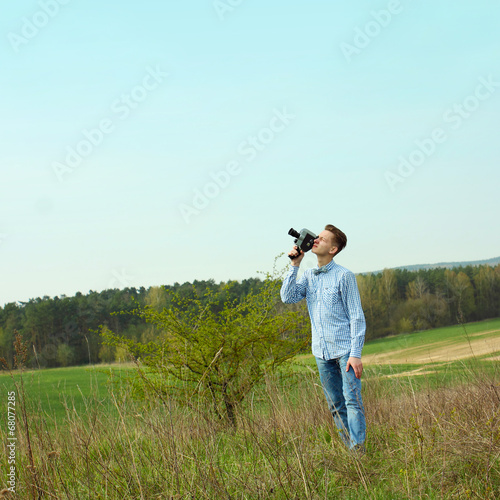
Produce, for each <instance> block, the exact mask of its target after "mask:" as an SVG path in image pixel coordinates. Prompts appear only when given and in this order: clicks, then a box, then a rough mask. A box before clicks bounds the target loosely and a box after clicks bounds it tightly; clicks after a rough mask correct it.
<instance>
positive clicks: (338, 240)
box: [325, 224, 347, 255]
mask: <svg viewBox="0 0 500 500" xmlns="http://www.w3.org/2000/svg"><path fill="white" fill-rule="evenodd" d="M325 231H330V232H331V233H332V234H333V244H334V245H335V246H336V247H337V251H336V252H335V255H338V254H339V253H340V252H341V251H342V250H343V249H344V248H345V246H346V245H347V236H346V235H345V234H344V233H343V232H342V231H341V230H340V229H339V228H338V227H335V226H334V225H333V224H327V225H326V226H325Z"/></svg>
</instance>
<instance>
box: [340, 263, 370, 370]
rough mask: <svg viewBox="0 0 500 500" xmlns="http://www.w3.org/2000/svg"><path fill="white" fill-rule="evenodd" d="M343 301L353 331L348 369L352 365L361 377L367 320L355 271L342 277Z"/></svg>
mask: <svg viewBox="0 0 500 500" xmlns="http://www.w3.org/2000/svg"><path fill="white" fill-rule="evenodd" d="M341 287H342V301H343V303H344V309H345V311H346V314H347V316H348V318H349V326H350V331H351V353H350V357H349V360H348V361H347V370H349V367H350V366H352V368H353V369H354V374H355V375H356V377H357V378H361V373H362V372H363V363H362V362H361V351H362V349H363V345H364V343H365V334H366V321H365V315H364V313H363V308H362V307H361V298H360V296H359V290H358V284H357V282H356V276H354V273H351V272H349V273H348V274H346V275H345V276H344V278H343V279H342V284H341Z"/></svg>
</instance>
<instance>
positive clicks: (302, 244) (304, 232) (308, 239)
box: [288, 227, 318, 259]
mask: <svg viewBox="0 0 500 500" xmlns="http://www.w3.org/2000/svg"><path fill="white" fill-rule="evenodd" d="M288 234H289V235H290V236H293V237H294V238H295V240H294V243H295V245H296V246H297V247H298V248H299V249H300V250H302V251H303V252H308V251H309V250H311V248H312V246H313V244H314V240H315V239H316V238H317V237H318V236H317V235H315V234H314V233H313V232H312V231H309V229H305V228H304V229H301V230H300V233H299V232H298V231H295V229H293V227H292V228H291V229H290V231H288ZM289 257H290V256H289ZM294 258H295V257H290V259H294Z"/></svg>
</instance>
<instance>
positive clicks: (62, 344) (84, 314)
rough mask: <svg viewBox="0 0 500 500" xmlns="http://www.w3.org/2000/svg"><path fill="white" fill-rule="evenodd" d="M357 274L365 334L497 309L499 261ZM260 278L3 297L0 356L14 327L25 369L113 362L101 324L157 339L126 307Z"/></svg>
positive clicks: (241, 286)
mask: <svg viewBox="0 0 500 500" xmlns="http://www.w3.org/2000/svg"><path fill="white" fill-rule="evenodd" d="M357 280H358V286H359V290H360V294H361V300H362V304H363V309H364V312H365V316H366V321H367V336H366V338H367V340H371V339H375V338H380V337H384V336H387V335H392V334H397V333H410V332H414V331H421V330H427V329H430V328H435V327H440V326H446V325H452V324H457V323H461V322H470V321H477V320H482V319H486V318H494V317H499V316H500V265H497V266H496V267H491V266H488V265H481V266H466V267H456V268H453V269H443V268H434V269H428V270H418V271H409V270H405V269H385V270H383V271H382V272H380V273H368V274H359V275H357ZM263 284H264V281H263V280H261V279H258V278H250V279H246V280H243V281H241V282H231V286H230V287H227V283H215V281H214V280H208V281H197V280H195V281H194V282H193V283H183V284H179V283H175V284H174V285H165V286H162V287H157V286H153V287H150V288H148V289H146V288H144V287H141V288H139V289H137V288H125V289H122V290H119V289H110V290H104V291H101V292H96V291H92V290H91V291H89V292H88V293H87V294H85V295H84V294H82V293H80V292H78V293H76V294H75V296H73V297H66V296H61V297H53V298H51V297H46V296H45V297H42V298H34V299H31V300H30V301H29V302H17V303H9V304H6V305H5V306H4V307H3V308H0V358H4V359H5V360H6V361H7V363H8V364H9V365H11V364H12V362H13V357H14V347H13V343H14V338H15V333H16V332H19V334H20V335H21V337H22V339H23V341H24V342H27V343H28V345H29V346H30V350H29V353H28V362H27V365H28V366H30V367H32V368H45V367H59V366H71V365H83V364H96V363H101V362H103V363H109V362H113V361H120V360H123V359H125V358H126V355H127V353H126V351H125V350H124V349H123V348H120V347H119V346H113V345H106V344H105V343H104V342H103V339H102V338H101V336H100V333H99V331H100V330H99V329H100V326H104V327H106V328H108V329H109V330H111V331H112V332H114V333H115V334H116V335H119V336H122V337H126V338H129V339H131V340H133V341H135V342H144V343H146V342H149V341H152V340H154V339H156V338H157V336H158V335H159V332H158V331H157V329H156V327H155V326H154V325H151V324H147V323H146V322H144V321H143V320H141V318H140V317H138V316H137V315H134V314H131V313H132V311H134V310H136V309H137V308H141V307H147V306H149V307H152V308H154V309H156V310H158V311H161V310H163V308H167V309H169V308H170V307H171V305H172V296H173V293H176V294H178V295H179V296H181V297H183V298H184V299H186V300H185V303H186V304H189V301H190V299H193V298H194V297H203V296H204V295H205V293H206V292H207V290H210V291H212V292H214V291H221V290H224V292H223V293H224V294H230V297H229V298H230V299H231V300H234V303H237V302H238V301H239V300H241V299H242V298H243V297H246V296H247V295H248V294H251V293H259V291H260V290H261V289H262V287H263ZM186 307H188V306H186ZM278 307H279V308H283V309H285V308H291V307H292V308H295V310H297V311H299V312H301V314H304V316H305V317H306V316H307V311H306V309H305V301H302V303H301V304H299V305H294V306H289V305H284V304H279V305H278ZM283 309H282V310H283ZM277 312H280V311H277Z"/></svg>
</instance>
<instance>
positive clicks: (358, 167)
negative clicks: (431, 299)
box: [0, 0, 500, 305]
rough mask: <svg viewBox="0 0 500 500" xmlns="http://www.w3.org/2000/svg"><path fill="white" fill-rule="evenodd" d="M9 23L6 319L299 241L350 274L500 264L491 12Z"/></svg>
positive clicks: (473, 8)
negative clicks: (342, 240) (306, 239)
mask: <svg viewBox="0 0 500 500" xmlns="http://www.w3.org/2000/svg"><path fill="white" fill-rule="evenodd" d="M63 3H64V4H63ZM224 5H225V6H226V7H225V8H224ZM231 5H233V6H231ZM217 9H218V11H217ZM1 12H2V15H1V16H0V34H1V36H2V40H3V42H2V43H1V44H0V55H1V60H2V72H1V74H0V85H1V88H2V94H1V96H0V99H1V109H2V113H1V117H2V120H1V125H0V127H1V129H0V141H1V155H2V156H1V158H2V183H1V194H0V214H1V217H0V280H1V288H0V305H3V304H4V303H6V302H11V301H15V300H28V299H29V298H32V297H38V296H43V295H49V296H55V295H61V294H66V295H73V294H74V293H75V292H77V291H81V292H82V293H86V292H88V290H90V289H92V290H102V289H105V288H109V287H118V288H122V287H123V286H137V287H139V286H145V287H148V286H151V285H159V284H171V283H174V282H175V281H178V282H181V283H182V282H184V281H192V280H194V279H200V280H201V279H210V278H213V279H215V280H216V281H221V280H228V279H244V278H248V277H251V276H255V275H256V273H257V271H269V270H271V268H272V265H273V260H274V257H275V256H276V255H278V254H279V253H281V252H285V251H288V250H289V248H290V247H291V245H292V243H293V241H292V239H291V238H290V237H289V236H288V235H287V232H288V229H289V228H290V227H292V226H293V227H295V228H296V229H301V228H302V227H307V228H309V229H311V230H314V231H318V232H319V231H320V230H321V229H322V228H323V226H324V225H325V224H328V223H332V224H335V225H337V226H338V227H340V228H341V229H343V230H344V231H345V232H346V234H347V236H348V240H349V241H348V246H347V248H346V249H345V250H344V252H343V253H342V254H340V255H339V257H338V259H337V262H338V263H340V264H342V265H344V266H346V267H348V268H350V269H352V270H353V271H354V272H363V271H370V270H377V269H382V268H384V267H394V266H400V265H405V264H416V263H433V262H441V261H460V260H475V259H483V258H490V257H495V256H498V255H500V236H499V233H500V232H499V231H498V223H497V221H498V214H499V196H498V193H497V190H498V180H499V175H500V174H499V173H498V172H499V169H498V156H499V153H500V143H499V141H498V129H499V116H500V67H499V61H500V57H499V56H500V37H499V35H498V26H499V25H500V5H499V3H498V2H494V1H491V0H490V1H485V0H483V1H477V2H474V3H472V2H470V1H468V0H467V1H466V0H462V1H456V0H454V1H452V0H440V1H439V2H435V1H434V2H432V1H405V0H400V1H398V0H389V1H385V0H384V1H377V2H374V1H351V2H331V1H311V2H299V1H294V0H288V1H284V0H276V1H274V2H266V1H264V0H243V1H241V2H239V5H238V1H236V0H231V2H230V1H229V0H221V1H220V2H214V1H212V0H193V1H183V2H182V1H180V0H176V1H153V0H145V1H143V2H117V1H109V2H102V1H97V0H65V2H61V3H60V2H59V1H58V0H39V1H19V2H17V3H15V4H14V3H13V2H10V3H9V4H4V5H2V7H1ZM99 127H101V128H102V129H103V131H101V132H97V131H96V130H97V128H99ZM436 131H437V132H436ZM433 134H437V135H435V136H434V137H439V138H440V141H439V142H429V141H430V140H431V139H430V138H431V137H433ZM86 135H87V136H88V137H86ZM91 141H94V144H92V142H91ZM416 141H420V144H427V148H428V149H427V151H428V152H429V153H428V154H427V155H426V154H424V153H421V152H419V150H418V146H417V143H416ZM422 147H423V148H424V146H422ZM70 151H73V153H70ZM76 151H80V153H81V155H80V157H81V160H80V161H79V163H78V164H75V163H73V164H72V165H67V161H68V155H70V156H71V155H74V154H75V152H76ZM77 154H78V153H77ZM83 155H85V157H84V156H83ZM401 156H402V157H404V158H406V160H407V161H408V158H413V161H415V162H417V163H419V160H422V161H421V164H419V165H417V166H415V167H414V170H413V171H408V170H406V171H404V172H403V173H404V175H405V177H404V176H402V174H401V171H399V172H398V166H399V164H400V163H401V160H400V157H401ZM73 161H74V160H73ZM65 164H66V166H64V165H65ZM228 165H229V167H228ZM72 166H74V167H75V168H71V167H72ZM227 168H229V170H231V169H232V170H231V173H230V174H229V173H225V174H221V172H222V171H225V170H226V169H227ZM214 176H215V178H217V179H218V180H219V182H220V183H221V184H222V187H220V186H219V187H217V185H216V184H214V180H213V177H214ZM396 176H398V177H396ZM203 192H205V193H206V194H208V195H209V196H210V197H211V198H208V199H206V200H205V201H203V200H201V199H200V195H199V193H203ZM196 197H197V198H196ZM193 203H198V204H197V205H193ZM203 204H205V205H206V206H204V205H203ZM187 207H191V208H187ZM281 262H282V263H283V264H284V263H286V257H283V258H282V260H281ZM313 264H314V259H313V256H308V259H307V260H306V263H305V265H306V266H311V265H313Z"/></svg>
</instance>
